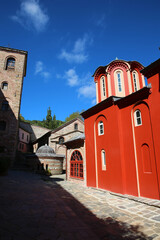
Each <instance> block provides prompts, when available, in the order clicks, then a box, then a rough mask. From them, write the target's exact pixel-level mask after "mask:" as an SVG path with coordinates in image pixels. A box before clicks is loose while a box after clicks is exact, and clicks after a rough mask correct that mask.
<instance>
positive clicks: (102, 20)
mask: <svg viewBox="0 0 160 240" xmlns="http://www.w3.org/2000/svg"><path fill="white" fill-rule="evenodd" d="M96 25H97V26H98V27H102V28H105V27H106V15H105V14H103V15H101V17H100V18H99V19H98V20H97V22H96Z"/></svg>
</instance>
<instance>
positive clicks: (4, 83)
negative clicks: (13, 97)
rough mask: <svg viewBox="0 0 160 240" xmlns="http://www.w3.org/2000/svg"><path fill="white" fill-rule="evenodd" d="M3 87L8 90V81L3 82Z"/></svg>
mask: <svg viewBox="0 0 160 240" xmlns="http://www.w3.org/2000/svg"><path fill="white" fill-rule="evenodd" d="M2 89H3V90H7V89H8V83H7V82H2Z"/></svg>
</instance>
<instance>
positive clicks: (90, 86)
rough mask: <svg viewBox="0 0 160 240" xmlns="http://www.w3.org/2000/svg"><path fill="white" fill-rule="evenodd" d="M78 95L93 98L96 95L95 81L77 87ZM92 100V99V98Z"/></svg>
mask: <svg viewBox="0 0 160 240" xmlns="http://www.w3.org/2000/svg"><path fill="white" fill-rule="evenodd" d="M78 96H79V97H80V96H83V97H85V98H90V99H95V97H96V86H95V82H94V81H93V83H87V84H86V85H84V86H82V87H80V88H79V89H78ZM92 101H93V100H92Z"/></svg>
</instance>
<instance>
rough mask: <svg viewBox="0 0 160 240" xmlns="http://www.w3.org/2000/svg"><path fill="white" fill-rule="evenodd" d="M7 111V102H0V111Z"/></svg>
mask: <svg viewBox="0 0 160 240" xmlns="http://www.w3.org/2000/svg"><path fill="white" fill-rule="evenodd" d="M8 109H9V104H8V101H6V100H5V101H3V102H2V106H1V110H2V111H7V110H8Z"/></svg>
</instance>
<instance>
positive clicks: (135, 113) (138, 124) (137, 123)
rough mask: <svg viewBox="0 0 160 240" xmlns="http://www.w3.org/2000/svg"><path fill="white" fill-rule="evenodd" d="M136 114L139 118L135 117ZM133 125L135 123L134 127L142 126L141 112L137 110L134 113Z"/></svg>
mask: <svg viewBox="0 0 160 240" xmlns="http://www.w3.org/2000/svg"><path fill="white" fill-rule="evenodd" d="M137 112H139V113H140V116H137ZM139 119H140V123H139V122H138V121H139ZM134 123H135V127H138V126H141V125H142V116H141V111H140V110H139V109H137V110H135V111H134Z"/></svg>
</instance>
